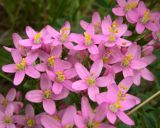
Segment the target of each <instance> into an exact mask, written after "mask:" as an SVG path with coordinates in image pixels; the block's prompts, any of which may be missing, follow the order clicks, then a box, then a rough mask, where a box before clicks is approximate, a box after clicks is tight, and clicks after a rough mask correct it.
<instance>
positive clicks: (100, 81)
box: [72, 60, 107, 101]
mask: <svg viewBox="0 0 160 128" xmlns="http://www.w3.org/2000/svg"><path fill="white" fill-rule="evenodd" d="M102 68H103V63H102V61H100V60H98V61H96V62H94V63H93V65H92V66H91V69H90V72H89V71H88V70H87V69H86V68H85V67H84V66H83V65H82V64H80V63H76V64H75V69H76V71H77V74H78V76H79V77H80V78H81V80H77V81H76V82H74V83H73V84H72V87H73V89H75V90H77V91H81V90H88V95H89V98H90V99H91V100H93V101H95V96H96V94H98V93H99V87H106V85H107V82H106V77H103V76H102V77H99V76H100V73H101V71H102Z"/></svg>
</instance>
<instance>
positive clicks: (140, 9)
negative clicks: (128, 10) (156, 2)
mask: <svg viewBox="0 0 160 128" xmlns="http://www.w3.org/2000/svg"><path fill="white" fill-rule="evenodd" d="M146 10H147V7H146V6H145V4H144V2H143V1H140V2H139V4H138V13H139V15H142V16H143V15H144V12H145V11H146Z"/></svg>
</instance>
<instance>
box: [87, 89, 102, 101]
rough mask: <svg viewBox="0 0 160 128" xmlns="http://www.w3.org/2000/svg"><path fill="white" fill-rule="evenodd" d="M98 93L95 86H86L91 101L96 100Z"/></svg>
mask: <svg viewBox="0 0 160 128" xmlns="http://www.w3.org/2000/svg"><path fill="white" fill-rule="evenodd" d="M97 94H99V89H98V87H96V86H91V87H89V88H88V95H89V98H90V99H91V100H93V101H96V95H97Z"/></svg>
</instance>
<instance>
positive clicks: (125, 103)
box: [121, 99, 136, 111]
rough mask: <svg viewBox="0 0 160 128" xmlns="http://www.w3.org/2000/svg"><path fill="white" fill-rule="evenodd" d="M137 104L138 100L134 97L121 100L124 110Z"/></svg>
mask: <svg viewBox="0 0 160 128" xmlns="http://www.w3.org/2000/svg"><path fill="white" fill-rule="evenodd" d="M135 105H136V100H134V99H125V100H124V101H122V102H121V106H123V107H122V108H121V110H122V111H126V110H129V109H131V108H133V107H134V106H135Z"/></svg>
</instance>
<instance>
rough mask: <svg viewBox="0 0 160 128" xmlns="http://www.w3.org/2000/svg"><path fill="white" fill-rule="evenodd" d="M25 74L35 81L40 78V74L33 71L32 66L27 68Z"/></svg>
mask: <svg viewBox="0 0 160 128" xmlns="http://www.w3.org/2000/svg"><path fill="white" fill-rule="evenodd" d="M25 73H26V74H27V75H28V76H30V77H32V78H35V79H38V78H39V77H40V73H39V72H38V71H37V70H36V69H35V68H33V67H32V66H28V67H27V68H26V69H25Z"/></svg>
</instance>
